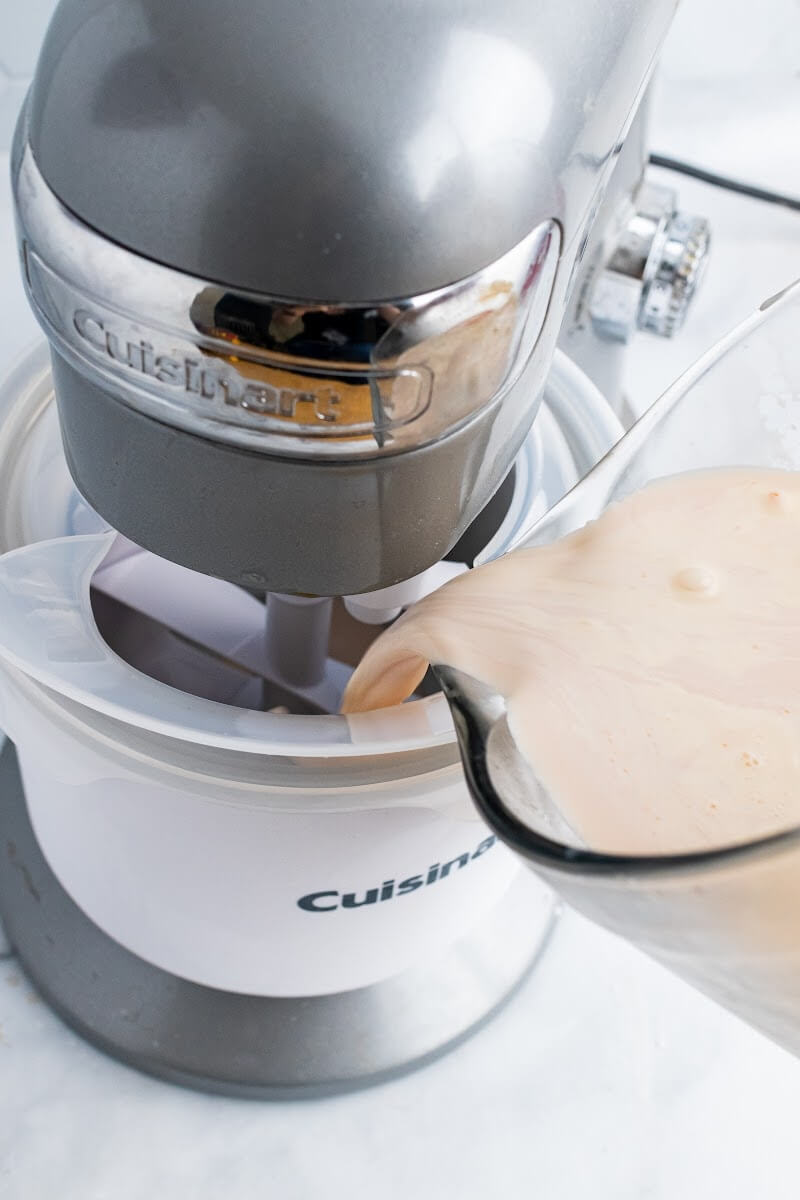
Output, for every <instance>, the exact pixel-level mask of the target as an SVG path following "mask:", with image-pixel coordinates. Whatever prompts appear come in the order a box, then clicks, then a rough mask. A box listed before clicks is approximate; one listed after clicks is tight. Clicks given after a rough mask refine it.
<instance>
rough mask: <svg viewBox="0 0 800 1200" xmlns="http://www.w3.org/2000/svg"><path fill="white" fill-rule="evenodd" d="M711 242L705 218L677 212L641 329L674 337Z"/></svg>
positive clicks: (644, 300) (644, 306)
mask: <svg viewBox="0 0 800 1200" xmlns="http://www.w3.org/2000/svg"><path fill="white" fill-rule="evenodd" d="M710 241H711V231H710V228H709V224H708V221H707V220H706V219H705V217H696V216H693V215H692V214H690V213H685V212H676V213H675V215H674V216H673V217H672V218H671V220H670V221H669V222H668V223H667V227H666V230H665V233H664V238H663V240H662V242H661V248H660V255H659V260H658V262H657V263H656V264H654V268H655V269H654V273H653V276H652V278H651V281H650V284H649V286H648V287H647V288H646V289H645V292H644V296H643V297H642V306H641V308H640V310H639V320H638V324H639V328H640V329H647V330H648V331H649V332H650V333H657V334H659V335H660V336H661V337H672V335H673V334H674V333H676V332H677V331H678V330H679V329H680V327H681V325H682V324H683V322H684V319H685V317H686V312H687V310H688V308H689V305H690V303H691V300H692V297H693V296H694V294H695V292H696V291H697V285H698V283H699V282H700V278H701V276H702V273H703V268H704V266H705V263H706V260H707V258H708V250H709V245H710Z"/></svg>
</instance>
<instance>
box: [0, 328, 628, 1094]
mask: <svg viewBox="0 0 800 1200" xmlns="http://www.w3.org/2000/svg"><path fill="white" fill-rule="evenodd" d="M619 432H620V429H619V425H618V423H617V422H616V420H615V418H614V417H613V416H612V414H611V413H610V411H609V410H608V407H607V406H606V405H605V403H604V401H603V400H602V398H601V397H600V396H599V394H598V393H597V391H596V390H595V389H594V388H593V386H592V385H591V384H590V383H589V381H588V380H587V379H586V377H585V376H583V375H582V374H581V373H580V372H579V371H577V369H576V368H574V367H573V366H572V365H571V364H570V363H569V362H567V361H566V360H565V359H563V357H562V356H557V358H556V364H555V367H554V369H553V372H552V374H551V377H550V383H549V385H548V389H547V391H546V394H545V401H544V404H543V406H542V410H541V412H540V414H539V416H538V417H537V420H536V422H535V424H534V427H533V430H532V432H531V434H530V435H529V437H528V440H527V442H526V443H525V446H524V448H523V451H522V452H521V454H520V456H519V458H518V459H517V464H516V471H515V482H514V487H513V496H511V498H510V502H509V506H508V511H507V513H506V514H505V516H504V517H503V520H502V521H501V524H500V527H499V529H497V530H496V531H495V533H494V534H493V535H492V539H491V544H490V545H489V546H488V547H487V549H486V551H485V552H486V553H492V554H494V553H501V552H502V551H503V550H504V549H505V548H507V546H509V545H511V544H512V543H513V541H514V537H515V533H517V532H518V531H519V530H520V529H521V527H522V526H523V525H526V524H529V523H530V521H531V518H532V516H533V515H535V514H536V512H539V511H541V512H544V511H545V510H546V509H547V508H548V507H549V505H550V504H552V503H553V502H554V501H555V500H556V499H557V498H558V497H559V496H560V495H562V494H563V493H564V492H565V491H566V490H567V489H568V488H569V487H570V486H572V484H573V483H574V482H576V480H577V479H578V478H579V477H580V476H581V475H583V474H584V473H585V472H586V471H587V470H588V469H589V467H590V466H591V465H592V464H593V462H594V461H596V459H597V458H599V457H600V456H601V455H602V454H603V453H604V452H605V450H606V449H607V448H608V447H609V445H610V444H611V443H612V442H613V441H614V440H616V438H617V437H618V436H619ZM0 480H2V481H3V483H4V493H3V495H2V496H0V536H1V537H2V544H1V545H0V552H2V553H3V554H4V555H5V557H4V558H0V601H2V603H3V605H4V606H5V607H4V617H3V622H2V627H0V725H2V726H3V728H4V729H5V731H6V732H7V733H8V734H9V736H10V737H11V738H12V740H13V741H14V743H15V747H16V748H13V747H12V745H11V743H6V746H5V749H4V750H3V755H2V763H1V764H0V795H1V796H2V803H0V855H2V858H1V859H0V917H1V918H2V922H3V924H4V925H5V927H6V930H7V933H8V935H9V938H10V941H11V943H12V945H13V947H14V949H15V951H16V953H17V954H18V956H19V959H20V961H21V963H22V965H23V967H24V968H25V969H26V971H27V972H28V974H29V976H30V978H31V979H32V981H33V982H34V983H35V984H36V986H37V987H38V988H39V989H40V991H41V993H42V995H43V996H44V997H45V999H46V1000H47V1001H48V1002H49V1003H50V1004H51V1005H52V1007H53V1008H54V1009H55V1010H56V1011H57V1012H58V1013H59V1014H60V1015H61V1016H62V1017H63V1018H64V1019H65V1020H66V1021H67V1022H68V1023H69V1024H70V1025H71V1026H73V1027H74V1028H75V1029H76V1030H78V1031H79V1032H80V1033H81V1034H83V1035H84V1036H85V1037H87V1038H88V1039H89V1040H91V1041H93V1042H94V1043H96V1044H97V1045H98V1046H100V1047H101V1048H102V1049H104V1050H106V1051H108V1052H109V1053H111V1054H113V1055H115V1056H117V1057H118V1058H120V1059H123V1060H124V1061H126V1062H128V1063H130V1064H131V1065H134V1066H136V1067H138V1068H140V1069H142V1070H145V1071H148V1072H150V1073H152V1074H154V1075H158V1076H161V1077H164V1078H167V1079H171V1080H174V1081H176V1082H181V1083H185V1084H190V1085H192V1086H197V1087H202V1088H206V1089H210V1090H214V1091H218V1092H223V1093H227V1094H233V1095H252V1096H262V1097H288V1096H301V1095H302V1096H306V1095H318V1094H321V1093H325V1092H333V1091H342V1090H347V1089H349V1088H355V1087H359V1086H363V1085H364V1084H367V1083H371V1082H375V1081H377V1080H380V1079H385V1078H387V1077H389V1076H391V1075H393V1074H396V1073H398V1072H400V1071H403V1070H407V1069H409V1068H410V1067H413V1066H417V1065H419V1064H421V1063H424V1062H426V1061H428V1060H430V1059H431V1058H433V1057H435V1056H436V1055H438V1054H440V1053H442V1052H443V1051H444V1050H446V1049H448V1048H449V1047H451V1046H453V1045H455V1044H456V1043H458V1042H459V1041H460V1040H462V1039H463V1038H464V1037H466V1036H467V1035H468V1034H469V1033H470V1032H472V1031H474V1030H475V1029H477V1028H478V1027H479V1026H480V1025H481V1024H482V1023H483V1022H485V1021H486V1020H487V1019H488V1018H489V1017H490V1016H491V1015H492V1014H493V1013H494V1012H495V1011H496V1010H497V1009H498V1008H499V1007H500V1006H501V1005H502V1004H503V1003H504V1002H505V1000H507V999H508V997H509V996H510V995H511V994H512V993H513V991H514V989H515V988H516V987H517V986H518V984H519V982H520V981H521V980H522V979H523V978H524V977H525V975H526V973H527V972H528V971H529V970H530V968H531V966H532V965H533V963H534V962H535V961H536V959H537V957H538V956H539V954H540V953H541V951H542V948H543V947H544V945H545V944H546V942H547V938H548V935H549V932H550V929H551V927H552V922H553V914H554V905H553V900H552V897H551V895H550V893H549V892H548V891H547V889H545V888H544V886H543V885H542V884H540V883H539V882H538V881H537V880H536V879H535V878H534V877H533V876H532V875H530V874H529V873H528V872H525V871H523V870H522V869H521V868H519V866H518V865H517V863H516V860H515V859H514V858H513V856H512V855H511V854H510V852H508V851H507V850H506V849H505V848H504V847H503V846H501V845H499V844H496V843H495V841H494V839H493V838H492V837H491V836H490V835H489V831H488V830H487V829H486V828H485V826H483V824H482V823H481V821H480V820H479V819H478V817H477V814H476V813H475V811H474V809H473V807H472V804H471V801H470V800H469V797H468V794H467V791H466V787H465V784H464V782H463V779H462V776H461V771H460V765H459V762H458V757H457V753H456V748H455V737H454V734H453V731H452V727H451V726H450V724H449V711H448V710H447V707H446V703H445V701H444V698H443V697H441V696H440V695H438V696H437V695H434V696H429V697H427V698H426V699H422V700H419V701H415V702H413V703H412V704H408V705H404V706H403V707H402V708H401V709H398V710H392V712H391V713H388V714H382V715H379V714H368V715H367V718H366V719H363V718H362V719H361V720H359V721H352V720H351V721H347V720H345V718H339V717H331V716H327V717H326V716H305V717H301V716H298V715H291V714H290V715H287V716H281V715H276V714H272V713H263V712H256V711H250V710H248V709H243V708H237V707H233V706H231V705H227V704H221V703H215V702H213V701H210V700H204V699H202V698H198V697H197V696H196V695H195V696H192V695H189V694H185V693H183V692H180V691H177V690H176V689H175V688H174V687H168V686H166V684H164V683H163V682H158V680H157V676H156V678H149V677H146V676H145V674H143V673H142V672H141V671H137V670H135V669H134V668H133V667H131V666H128V664H127V663H125V662H124V661H123V659H122V658H119V657H117V656H116V655H115V654H114V653H112V651H111V650H109V648H108V646H107V645H106V644H105V642H103V640H102V639H101V638H100V636H99V634H98V631H97V627H96V625H95V624H94V620H93V618H92V616H91V611H90V610H89V609H88V579H89V576H88V575H87V574H86V571H87V570H88V569H89V568H91V569H94V568H93V567H92V562H93V559H92V555H95V556H96V554H97V547H100V549H101V550H102V546H103V545H104V544H105V545H106V546H108V545H110V544H111V541H113V533H109V531H108V530H107V528H106V527H104V526H103V523H102V522H101V521H100V520H99V518H97V517H96V515H95V514H94V513H92V512H91V510H89V509H88V508H87V506H86V505H85V504H84V502H83V501H82V500H81V498H80V497H79V496H78V494H77V493H76V492H75V490H74V487H73V485H72V483H71V481H70V479H69V474H68V472H67V469H66V464H65V463H64V459H63V455H62V453H61V449H60V442H59V435H58V422H57V417H56V413H55V406H54V405H53V403H52V384H51V380H50V375H49V369H48V362H47V353H46V350H45V348H44V347H42V348H40V349H38V350H37V351H36V352H34V353H33V354H32V355H29V356H28V357H27V358H26V359H25V360H23V362H22V363H21V364H20V366H19V367H18V368H17V369H16V371H15V372H14V373H13V374H12V375H11V376H10V377H9V379H8V380H7V382H6V384H5V386H4V388H3V390H2V392H0ZM134 549H135V548H134ZM11 551H15V553H14V554H10V553H9V552H11ZM137 553H138V552H137ZM81 556H83V559H82V558H81ZM73 558H74V559H75V561H76V562H83V561H84V560H85V562H84V565H83V567H82V568H81V570H83V572H84V574H83V575H80V571H78V572H77V574H76V575H75V579H78V580H79V581H80V579H83V581H84V583H86V587H85V593H84V591H81V588H80V587H77V585H76V588H77V590H76V591H75V592H74V594H73V592H71V591H70V587H71V586H72V584H73V583H74V582H75V580H74V579H73V577H72V575H70V571H69V569H68V568H70V564H71V563H72V560H73ZM98 561H100V560H98ZM87 563H88V567H87V566H86V564H87ZM126 569H127V567H126ZM177 570H178V571H183V570H184V569H183V568H177ZM123 574H124V572H123ZM189 574H190V575H191V573H189ZM203 580H204V577H201V578H200V579H198V580H197V587H205V586H208V587H215V588H218V587H219V586H222V587H224V588H232V587H233V585H228V584H222V585H220V584H219V581H213V580H205V582H203ZM190 582H191V581H190ZM193 587H194V585H193ZM215 594H218V593H215ZM235 594H236V595H242V594H241V593H239V591H238V589H235ZM231 595H234V592H231ZM251 601H252V604H256V603H257V601H256V600H254V599H253V598H252V597H247V596H245V597H244V599H243V600H242V601H241V603H242V604H245V602H247V603H250V602H251ZM245 607H246V604H245ZM243 611H244V610H243ZM20 614H22V615H21V616H20ZM26 622H27V624H26ZM31 630H33V637H32V640H29V642H27V643H26V641H25V638H26V637H28V635H29V634H30V633H31ZM37 630H38V631H40V632H39V633H37ZM26 645H28V647H29V652H26V651H25V646H26ZM26 655H27V657H26ZM34 658H35V660H36V661H35V663H33V661H32V659H34ZM29 659H31V661H28V660H29ZM148 689H150V690H149V691H148ZM121 696H122V697H123V699H124V697H125V696H129V697H130V703H129V705H128V707H127V708H125V705H124V704H123V700H122V699H120V697H121ZM109 697H112V698H113V702H112V699H109ZM143 698H144V699H143ZM150 699H151V700H152V706H151V707H148V702H149V700H150ZM137 704H138V705H139V707H138V709H137V707H136V706H137ZM18 764H19V765H18ZM23 778H24V780H25V792H24V793H23V787H22V782H21V780H22V779H23Z"/></svg>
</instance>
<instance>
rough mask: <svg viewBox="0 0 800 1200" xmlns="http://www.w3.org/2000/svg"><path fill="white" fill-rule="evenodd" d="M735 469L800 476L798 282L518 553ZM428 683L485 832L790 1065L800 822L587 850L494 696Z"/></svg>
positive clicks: (452, 677)
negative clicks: (697, 478)
mask: <svg viewBox="0 0 800 1200" xmlns="http://www.w3.org/2000/svg"><path fill="white" fill-rule="evenodd" d="M743 466H746V467H756V468H771V469H774V468H784V469H789V470H794V471H800V284H795V285H794V286H793V287H791V288H788V289H787V290H786V291H785V292H783V293H781V294H780V295H779V296H777V297H773V298H771V299H770V300H769V301H766V302H765V303H764V304H763V305H762V306H761V308H760V309H759V311H758V312H757V313H756V314H754V315H753V316H752V317H751V318H749V319H748V320H747V321H746V322H745V323H744V324H743V325H742V326H740V327H739V328H738V329H737V330H735V331H734V332H733V333H732V334H731V335H729V337H727V338H726V339H724V341H723V342H722V343H720V344H719V345H718V346H717V347H716V348H715V349H714V350H712V351H711V352H710V353H709V354H708V355H706V356H705V357H704V358H703V359H701V360H700V362H699V363H697V364H696V365H695V367H693V368H692V369H691V370H690V371H689V372H687V374H686V375H684V376H683V377H682V379H680V380H678V382H677V383H676V384H675V385H674V386H673V387H672V388H671V389H670V390H669V391H668V392H667V393H665V395H664V396H662V397H661V399H660V400H659V401H657V402H656V404H655V405H654V406H653V407H652V408H651V409H650V410H649V411H648V412H647V413H646V414H645V415H644V416H643V417H642V418H641V420H640V421H639V422H637V424H636V425H635V426H634V427H633V428H632V429H631V430H630V432H629V433H628V434H627V435H626V436H625V437H624V438H623V439H622V441H621V442H620V443H619V444H618V446H617V447H615V449H614V450H612V451H611V453H610V454H609V455H608V456H607V457H606V458H605V459H604V460H603V461H602V462H601V463H600V464H599V466H598V467H596V468H595V470H594V471H592V472H591V474H590V475H588V476H587V477H586V478H585V479H584V480H583V482H582V483H580V484H579V485H578V486H577V487H576V488H575V489H574V490H573V491H572V492H571V493H570V494H569V495H568V496H566V497H565V498H564V500H562V501H561V502H560V503H559V504H558V505H556V507H555V508H554V509H552V510H551V512H550V513H549V514H548V515H547V516H546V517H545V518H543V520H542V521H540V522H539V524H538V525H536V526H535V528H533V529H530V530H528V531H527V532H524V533H523V534H522V535H521V537H520V543H519V544H521V545H522V544H524V545H528V546H533V545H539V544H544V543H546V542H549V541H552V540H554V539H555V538H558V537H562V536H564V535H565V534H567V533H570V532H572V531H574V530H576V529H579V528H580V527H581V526H583V525H584V524H585V523H586V522H587V521H590V520H593V519H595V518H596V517H598V516H599V515H600V513H601V512H602V511H603V510H604V509H605V507H606V506H607V505H608V504H609V503H611V502H612V501H616V500H621V499H623V498H624V497H626V496H628V495H629V494H631V493H632V492H635V491H637V490H638V489H639V488H641V487H643V486H644V485H645V484H648V483H650V482H652V481H655V480H657V479H660V478H664V477H667V476H675V475H680V474H681V473H683V472H687V471H699V470H704V469H710V468H718V467H743ZM798 552H800V547H798ZM798 602H800V597H798ZM754 637H755V631H754ZM438 673H439V675H440V678H441V680H442V683H443V686H444V688H445V691H446V693H447V695H448V699H449V700H450V704H451V708H452V709H453V714H454V719H455V721H456V727H457V730H458V734H459V741H460V744H461V749H462V757H463V760H464V766H465V770H466V773H467V777H468V781H469V784H470V789H471V791H472V794H473V796H474V798H475V800H476V802H477V804H478V806H479V808H480V810H481V812H482V814H483V816H484V817H485V818H486V820H487V821H488V822H489V824H490V825H491V826H492V827H493V828H494V830H495V831H496V832H497V833H498V834H499V836H500V837H501V838H503V839H504V840H505V841H506V842H507V843H508V844H509V845H511V846H512V847H513V848H514V849H515V850H517V851H518V852H519V853H520V854H522V855H523V856H524V857H525V858H526V860H527V861H528V863H529V864H530V865H531V866H532V867H533V869H534V870H536V871H537V872H539V873H540V874H541V875H542V876H544V878H545V879H546V880H547V881H548V882H549V883H550V884H551V885H552V886H553V887H554V888H555V889H556V890H557V891H558V892H559V893H560V894H561V895H562V896H563V897H564V898H565V899H566V900H567V901H568V902H569V903H570V904H571V905H572V906H573V907H574V908H576V909H578V910H579V911H580V912H582V913H584V914H585V915H586V916H588V917H589V918H591V919H593V920H595V921H596V922H598V923H599V924H601V925H603V926H605V927H606V928H608V929H611V930H612V931H614V932H615V933H618V934H620V935H621V936H623V937H625V938H627V939H628V940H629V941H631V942H633V943H634V944H635V945H637V946H639V947H640V948H641V949H642V950H644V951H646V952H647V953H648V954H650V955H651V956H652V957H654V958H656V959H658V960H659V961H660V962H662V963H664V965H666V966H668V967H670V968H671V969H672V970H673V971H675V972H676V973H677V974H678V975H680V976H682V977H683V978H684V979H686V980H687V981H689V982H690V983H692V984H694V985H695V986H697V987H698V988H699V989H700V990H701V991H703V992H705V993H706V994H707V995H708V996H710V997H712V998H713V999H715V1000H717V1001H718V1002H719V1003H721V1004H722V1005H724V1006H725V1007H726V1008H728V1009H730V1010H731V1011H733V1012H735V1013H737V1014H738V1015H739V1016H740V1017H742V1018H744V1019H745V1020H746V1021H748V1022H749V1023H750V1024H752V1025H753V1026H755V1027H756V1028H758V1029H760V1030H761V1031H762V1032H764V1033H765V1034H767V1035H768V1036H770V1037H771V1038H773V1039H774V1040H775V1041H777V1042H779V1043H780V1044H781V1045H783V1046H785V1047H786V1048H787V1049H789V1050H791V1051H793V1052H794V1053H797V1054H800V824H797V825H795V826H793V827H791V828H786V829H782V830H779V831H778V832H776V833H774V834H772V833H771V834H770V835H769V836H761V837H759V838H757V839H756V838H754V839H752V840H749V841H748V840H743V841H737V842H736V843H735V844H728V845H716V844H714V845H712V844H709V845H708V846H705V845H704V846H702V847H700V848H698V849H697V850H694V849H693V850H692V851H691V852H688V853H684V852H682V853H672V854H646V855H632V854H627V853H623V852H620V853H616V852H614V851H613V848H612V849H609V850H606V851H604V852H603V853H598V852H595V851H592V850H591V849H587V848H586V846H584V845H583V844H582V843H581V841H580V840H579V838H578V837H576V836H575V834H574V833H573V831H572V829H571V827H570V825H569V823H568V821H565V819H564V813H562V812H561V811H560V810H559V809H558V807H557V805H555V803H554V802H553V799H552V796H550V795H549V794H548V792H547V789H545V788H544V787H543V786H542V784H541V781H540V780H539V779H538V778H537V776H536V764H535V762H534V763H531V764H529V763H528V762H527V761H526V760H525V759H524V758H523V757H522V755H521V754H520V752H519V750H518V748H517V746H516V743H515V742H514V739H513V737H512V735H511V733H510V730H509V726H508V723H507V720H506V713H505V706H504V703H503V701H502V699H501V698H500V697H499V696H497V695H493V694H491V693H490V692H489V691H488V689H486V688H485V687H483V686H482V685H479V684H477V683H476V681H475V680H473V679H470V678H469V677H467V676H464V675H462V674H460V673H459V672H457V671H453V670H451V669H449V668H439V671H438ZM798 687H800V682H799V683H798ZM575 752H576V753H579V749H578V748H577V747H576V750H575ZM798 752H799V753H800V747H798ZM676 786H679V777H678V776H677V774H676ZM597 803H598V804H602V797H601V796H598V798H597ZM796 811H797V812H800V797H798V801H797V810H796Z"/></svg>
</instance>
